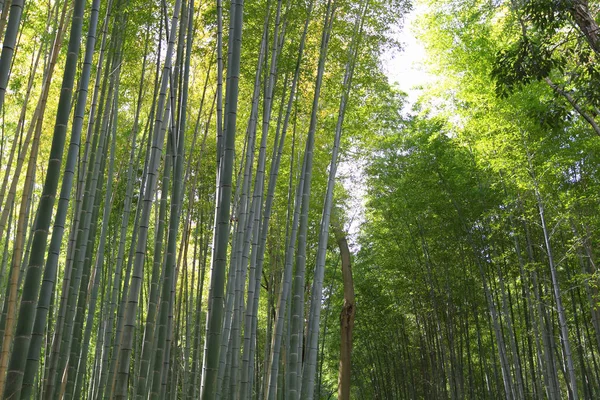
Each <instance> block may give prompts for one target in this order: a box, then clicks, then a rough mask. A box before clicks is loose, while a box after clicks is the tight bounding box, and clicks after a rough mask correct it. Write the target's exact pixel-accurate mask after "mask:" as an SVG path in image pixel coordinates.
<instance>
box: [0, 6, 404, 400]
mask: <svg viewBox="0 0 600 400" xmlns="http://www.w3.org/2000/svg"><path fill="white" fill-rule="evenodd" d="M408 8H409V5H408V4H407V3H403V2H399V1H394V2H388V1H386V2H383V1H381V2H380V1H376V0H369V1H364V2H352V1H343V0H326V1H321V0H318V1H317V0H308V1H289V0H285V1H283V0H264V1H258V2H248V3H246V4H245V3H244V1H243V0H232V1H230V2H223V1H221V0H217V1H216V2H207V1H203V0H183V1H182V0H174V1H170V0H169V1H165V0H162V1H142V0H102V1H101V0H56V1H53V0H49V1H33V0H29V1H25V0H4V1H2V2H0V10H1V16H0V37H1V38H2V53H1V56H0V115H1V117H0V118H1V121H2V123H1V128H0V129H1V138H0V159H1V164H0V179H1V182H2V183H1V187H0V209H1V215H0V238H1V239H0V246H2V250H3V251H2V259H1V267H0V292H1V294H0V300H1V304H2V314H1V318H0V338H1V340H0V392H1V393H2V395H3V398H6V399H20V398H22V399H31V398H35V399H58V398H60V399H63V398H64V399H84V398H85V399H113V398H115V399H125V398H135V399H142V398H144V399H147V398H151V399H167V398H172V399H175V398H178V399H179V398H181V399H184V398H185V399H196V398H202V399H236V400H237V399H250V398H261V399H262V398H264V399H301V398H302V399H307V398H313V397H316V396H318V395H319V393H321V388H322V387H325V386H327V391H328V392H330V393H333V392H337V390H338V389H337V384H336V383H335V382H333V380H331V382H325V381H324V380H323V379H321V377H322V367H323V362H322V360H323V355H322V354H320V353H319V345H320V343H321V341H320V337H322V329H323V326H324V324H323V323H322V322H321V320H322V316H321V310H322V293H324V292H326V290H325V289H324V276H325V269H326V265H330V264H331V257H335V256H336V254H338V250H337V248H338V247H337V245H336V241H337V239H336V240H329V237H330V228H329V227H330V225H331V226H334V227H335V237H336V238H341V239H342V240H345V239H344V238H345V234H344V224H345V221H346V215H345V213H344V212H343V207H341V206H339V205H341V204H342V203H343V202H344V200H343V198H344V192H345V191H344V188H343V187H341V186H340V185H336V172H337V171H336V170H337V164H338V162H339V160H340V158H342V157H345V154H347V153H345V151H347V150H348V149H350V148H351V147H352V143H354V142H356V140H357V138H360V137H361V136H362V135H363V134H364V131H365V129H373V130H375V129H377V128H376V127H377V126H378V125H379V121H377V119H375V118H373V116H372V115H371V114H370V112H369V104H370V103H372V102H376V103H379V102H380V99H379V98H378V94H377V92H378V91H379V90H383V91H388V92H391V91H392V89H391V87H390V86H389V85H388V83H387V80H386V78H385V76H384V75H383V73H382V72H380V71H381V63H380V55H381V54H382V52H383V51H384V49H385V48H386V47H389V46H396V45H397V44H396V43H395V42H394V40H393V38H392V36H391V32H392V30H393V29H395V27H396V28H397V27H398V26H400V24H401V21H402V16H403V14H404V12H405V11H406V10H407V9H408ZM334 192H336V193H337V194H336V195H335V196H334ZM334 203H335V204H337V205H338V206H335V207H334ZM333 234H334V232H333V231H332V233H331V235H333ZM328 241H329V244H328ZM346 248H347V246H346ZM345 254H346V256H347V257H346V260H347V262H346V266H347V268H349V261H348V260H349V258H348V257H349V252H348V251H347V250H346V252H345ZM328 268H330V267H328ZM347 271H349V269H347ZM349 354H350V353H349V350H348V352H347V355H348V356H349ZM348 360H349V359H348ZM332 371H334V372H332V374H334V373H335V374H337V368H336V369H334V370H332ZM343 371H344V372H340V373H341V374H342V375H343V376H344V378H343V381H344V382H346V383H345V385H344V386H345V393H349V385H350V381H349V377H350V375H349V371H350V369H349V361H348V362H347V363H346V365H345V368H344V369H343ZM340 379H341V380H342V378H340ZM345 396H346V398H348V397H347V396H348V394H346V395H345Z"/></svg>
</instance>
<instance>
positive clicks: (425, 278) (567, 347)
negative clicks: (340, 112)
mask: <svg viewBox="0 0 600 400" xmlns="http://www.w3.org/2000/svg"><path fill="white" fill-rule="evenodd" d="M421 7H422V10H423V11H422V13H421V14H420V17H419V18H418V20H417V21H416V24H415V26H416V27H417V29H418V31H419V35H420V37H421V39H422V40H423V43H424V44H425V46H426V49H427V62H428V64H429V68H430V71H431V72H432V73H433V74H435V76H436V78H435V81H434V82H435V83H433V84H431V85H430V86H429V87H428V88H426V89H425V90H424V91H423V92H422V96H421V97H420V99H419V100H418V102H417V103H416V104H415V105H414V107H413V108H412V109H411V110H410V111H409V112H408V113H406V114H405V115H403V116H402V118H397V116H395V115H394V110H397V109H399V108H400V107H401V102H402V96H401V94H397V95H396V96H393V97H388V100H387V102H388V103H389V104H394V105H391V106H390V107H386V108H383V109H379V110H378V111H376V112H377V113H378V115H379V119H380V120H387V121H388V123H387V125H386V126H385V129H384V130H383V131H381V132H378V134H376V135H375V138H371V139H370V140H371V143H370V149H369V153H368V154H369V155H370V158H369V159H368V160H366V161H365V169H366V187H367V206H366V216H365V223H364V224H363V225H362V228H361V231H360V234H359V238H358V244H359V250H358V251H357V252H356V259H355V261H354V277H355V286H356V287H355V290H356V304H357V319H356V326H355V336H354V337H355V342H354V347H353V355H352V357H353V358H352V363H353V364H352V368H353V386H352V387H353V390H354V391H355V395H356V396H357V398H385V399H392V398H424V399H433V398H436V399H439V398H444V399H595V398H598V397H599V396H600V374H599V371H600V370H599V362H600V359H599V357H600V341H599V338H600V325H599V319H598V304H599V303H598V302H599V297H598V269H597V268H598V267H597V265H598V264H597V263H598V261H597V260H598V234H599V228H600V226H599V224H598V218H597V215H598V213H597V210H598V207H599V206H600V204H599V198H598V189H599V181H598V176H599V175H598V174H599V167H600V160H599V159H598V144H599V141H598V140H599V138H598V135H599V134H600V130H598V122H600V119H599V112H598V110H599V102H598V99H599V97H598V88H599V87H600V85H599V84H600V80H599V79H598V78H599V77H600V75H599V74H598V72H599V70H598V65H599V63H598V60H599V57H600V52H599V49H600V48H599V47H598V43H599V42H598V31H599V28H598V18H599V10H600V8H599V7H600V4H599V3H598V2H597V1H589V2H587V1H570V0H569V1H558V2H557V1H545V0H532V1H525V2H521V1H510V2H502V1H500V2H487V1H468V2H467V1H437V0H433V1H427V2H424V3H422V4H421ZM374 110H376V109H375V108H374ZM328 279H329V282H331V283H330V284H331V285H332V286H331V287H332V290H333V292H332V293H331V299H332V300H331V301H332V306H331V310H332V311H331V312H335V310H336V309H339V308H338V307H339V304H340V300H339V299H340V298H341V293H340V292H341V290H342V289H341V286H340V285H339V283H337V282H339V271H338V272H337V275H335V271H333V270H331V272H330V273H329V277H328ZM333 319H335V318H333ZM336 323H337V321H331V322H329V329H334V327H335V324H336ZM334 337H335V335H333V334H332V335H331V336H329V339H327V340H329V341H331V342H332V343H333V342H334V339H333V338H334ZM325 348H326V349H327V348H329V347H327V346H326V347H325ZM326 351H327V350H326ZM336 357H337V356H336V354H335V353H332V354H331V356H330V358H329V361H326V362H328V363H329V364H330V367H331V366H332V365H333V364H334V363H335V360H336Z"/></svg>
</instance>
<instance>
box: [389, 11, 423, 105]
mask: <svg viewBox="0 0 600 400" xmlns="http://www.w3.org/2000/svg"><path fill="white" fill-rule="evenodd" d="M425 11H426V6H425V5H421V4H417V5H415V7H414V9H413V10H412V11H411V12H410V13H409V14H408V15H407V16H406V20H405V23H404V27H403V28H402V29H399V31H398V32H397V33H396V34H395V35H394V37H395V38H396V39H397V40H398V41H399V42H400V43H401V44H402V46H403V49H402V50H401V51H398V50H389V51H387V52H386V53H384V55H383V57H382V60H381V61H382V63H383V69H384V72H385V74H386V75H387V76H388V78H389V80H390V83H391V84H396V85H397V86H398V87H399V88H400V89H401V90H402V91H404V92H406V93H408V103H409V104H407V108H410V106H412V105H413V104H414V103H415V101H416V100H417V99H418V97H419V95H420V94H421V92H422V89H420V87H421V86H423V85H426V84H427V83H431V82H433V80H434V79H435V78H434V75H432V74H430V73H428V72H427V71H426V66H425V60H426V54H425V47H424V46H423V44H422V43H421V42H420V41H419V40H418V39H417V38H416V34H415V28H414V26H413V25H414V24H415V23H416V19H417V16H419V15H421V14H422V13H424V12H425Z"/></svg>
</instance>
